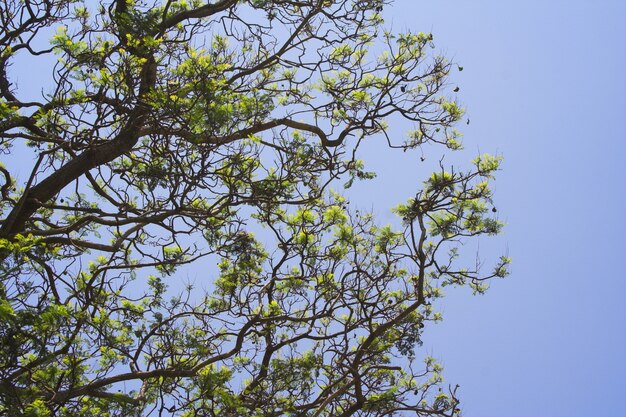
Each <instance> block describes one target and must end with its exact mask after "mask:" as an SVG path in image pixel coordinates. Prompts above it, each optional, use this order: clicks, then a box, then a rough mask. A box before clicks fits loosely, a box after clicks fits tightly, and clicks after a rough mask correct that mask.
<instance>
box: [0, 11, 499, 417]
mask: <svg viewBox="0 0 626 417" xmlns="http://www.w3.org/2000/svg"><path fill="white" fill-rule="evenodd" d="M388 3H389V2H388V1H383V0H211V1H200V0H177V1H173V0H136V1H133V0H112V1H104V2H102V3H97V2H88V1H81V0H6V1H5V2H4V4H3V5H1V6H0V22H1V23H0V24H1V28H2V30H1V31H0V45H1V49H0V51H1V52H0V53H1V54H0V150H1V151H2V153H3V155H4V156H3V163H2V165H0V181H1V187H0V192H1V195H2V201H1V203H0V259H1V260H2V261H1V264H0V279H1V281H0V414H3V415H12V416H132V415H137V416H139V415H146V416H157V415H158V416H171V415H176V416H189V417H190V416H311V417H312V416H315V417H321V416H350V415H358V416H400V415H419V416H453V415H454V416H456V415H460V410H459V407H458V404H459V399H458V396H457V391H456V387H453V386H444V385H443V384H442V377H441V375H440V371H441V366H440V365H439V364H437V363H436V361H435V360H434V359H433V358H430V357H426V358H422V357H417V355H416V347H418V346H419V345H420V344H421V335H422V331H423V327H424V326H425V324H427V323H429V322H434V321H438V320H439V319H440V318H441V316H440V314H439V313H437V312H435V311H434V309H433V306H432V300H433V299H436V298H438V297H441V296H442V295H443V292H442V287H445V286H447V285H455V286H468V287H470V288H471V289H472V290H473V291H474V292H478V293H481V292H484V291H485V289H486V288H487V284H486V282H485V281H486V280H488V279H490V278H493V277H504V276H505V275H506V274H507V265H508V263H509V259H508V258H506V257H502V258H500V260H499V261H496V262H495V265H494V266H493V268H492V269H490V270H489V271H480V270H479V269H480V268H479V265H470V266H469V267H468V266H464V265H463V263H464V262H463V261H464V257H463V256H461V255H462V254H460V253H459V251H458V248H459V246H460V244H462V243H463V241H464V240H465V239H468V238H471V237H474V236H478V235H482V234H496V233H498V232H499V230H500V229H501V226H502V225H501V223H500V222H499V221H498V219H497V218H496V215H495V214H494V213H493V212H492V210H493V211H495V209H492V200H491V199H492V193H491V191H490V188H489V181H490V180H491V179H493V174H494V172H495V171H496V170H497V169H498V166H499V162H500V159H499V157H493V156H490V155H481V156H478V157H477V158H476V159H475V160H474V161H473V163H472V165H470V167H469V168H467V169H465V170H462V169H455V168H454V167H446V166H444V164H443V163H442V164H441V166H440V169H438V170H436V171H435V172H434V173H432V174H430V175H426V176H425V181H424V182H423V183H422V184H421V185H420V184H410V185H409V186H410V187H411V188H409V189H407V196H412V197H411V198H410V199H408V201H406V202H404V203H402V204H399V205H397V206H396V207H395V209H394V211H395V213H396V214H397V215H398V216H399V217H400V220H401V222H398V223H397V224H398V225H401V226H398V227H397V229H398V230H395V229H394V227H392V226H390V225H386V226H385V225H381V224H379V223H377V222H376V221H375V219H374V216H373V215H372V214H371V213H363V212H361V213H359V212H358V211H357V210H355V209H353V208H350V205H349V201H347V199H346V197H345V195H344V194H345V193H343V191H342V188H343V187H346V188H347V187H350V186H351V185H352V184H353V182H354V181H360V180H364V181H366V180H368V179H371V178H373V177H374V176H375V173H374V172H369V171H367V169H366V165H365V162H364V161H363V160H361V159H359V155H360V153H359V148H360V145H361V144H362V143H363V141H376V142H378V145H377V146H379V147H380V150H381V152H383V151H385V150H388V151H389V152H392V151H393V150H394V149H397V150H399V151H413V152H414V153H415V154H416V159H419V157H420V155H423V153H422V152H423V147H424V145H430V144H439V145H440V146H443V147H447V148H448V149H450V150H455V149H458V148H460V147H461V144H460V133H459V132H458V131H457V130H456V129H455V128H454V126H455V125H456V124H457V123H458V122H459V121H461V119H462V117H463V109H462V108H461V106H460V105H459V104H458V103H457V101H456V98H455V96H456V95H455V94H454V92H453V91H450V87H449V84H450V83H449V82H448V77H449V75H450V73H451V72H452V71H453V70H457V69H462V68H461V67H458V66H457V65H455V64H453V63H451V62H450V61H448V60H447V59H446V58H445V57H443V56H440V55H438V54H435V53H433V52H432V51H433V49H432V48H431V46H433V36H432V35H431V34H428V33H421V32H420V33H395V32H391V31H389V30H386V29H385V26H384V22H383V19H382V16H381V13H382V12H383V10H384V7H387V6H388ZM23 65H31V66H38V68H40V70H41V72H42V77H41V80H35V79H33V80H29V83H31V84H35V85H37V89H38V91H40V92H41V93H40V94H39V95H33V93H32V92H30V93H29V92H27V91H25V90H24V89H23V88H22V86H21V85H18V84H17V83H16V81H15V80H16V78H17V75H16V72H15V71H16V69H18V68H19V67H20V66H23ZM38 82H39V83H40V84H37V83H38ZM392 125H393V126H396V127H397V126H401V127H402V126H404V130H405V131H406V132H407V133H406V135H405V137H404V138H401V139H398V138H397V134H396V133H392V132H391V129H390V127H389V126H392ZM13 155H16V156H15V157H13ZM18 155H21V156H18ZM342 193H343V194H342ZM390 205H392V204H391V203H390ZM190 268H196V270H199V271H201V278H200V279H188V278H187V277H188V276H189V274H188V272H185V271H189V270H190ZM198 268H199V269H198Z"/></svg>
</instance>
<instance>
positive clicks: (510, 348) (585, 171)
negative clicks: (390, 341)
mask: <svg viewBox="0 0 626 417" xmlns="http://www.w3.org/2000/svg"><path fill="white" fill-rule="evenodd" d="M384 16H385V19H386V22H387V25H392V27H393V28H394V29H395V30H403V29H408V28H410V29H412V30H415V31H424V32H428V31H432V32H433V33H434V35H435V41H436V45H437V48H438V50H440V51H442V52H444V53H446V55H448V56H450V57H452V58H453V59H454V61H456V62H459V63H460V64H461V65H463V66H464V71H463V72H460V73H459V72H456V73H455V74H454V75H453V78H452V80H451V81H452V82H453V83H454V84H458V85H459V86H460V87H461V92H460V95H459V98H460V100H461V102H462V103H463V104H464V105H466V106H467V108H468V115H469V117H470V118H471V124H470V125H469V126H465V125H463V126H462V127H463V132H464V134H465V136H464V143H465V147H466V150H465V151H464V153H461V154H459V156H455V157H453V159H450V161H452V160H455V161H456V160H458V161H468V160H469V159H471V158H472V157H473V156H475V155H476V154H477V153H478V152H479V151H480V152H492V153H499V154H502V155H503V156H504V157H505V163H504V166H503V168H504V170H503V171H502V172H501V173H500V175H499V177H498V180H497V182H496V187H497V188H496V190H497V191H496V203H497V206H498V213H499V215H500V216H501V218H502V219H503V220H505V221H506V222H507V227H506V230H505V234H504V235H503V236H502V238H501V239H496V240H495V241H489V240H487V239H485V240H484V241H481V242H480V244H481V246H480V248H481V252H480V253H481V257H482V258H484V259H485V260H488V259H493V258H495V257H496V256H497V255H498V254H499V253H500V251H502V250H508V253H509V254H510V255H511V256H512V258H513V266H512V272H513V273H512V275H511V276H510V277H509V278H507V279H506V280H504V281H498V282H495V283H494V285H493V286H492V289H491V290H490V291H489V292H488V293H487V295H486V296H482V297H472V296H471V294H470V293H469V291H451V292H450V293H449V294H448V297H446V298H445V299H444V300H443V302H442V304H441V308H442V309H443V311H444V321H443V323H441V324H439V325H437V326H436V327H433V328H431V329H429V330H428V332H427V334H426V340H425V342H426V343H425V345H424V348H423V352H426V353H429V354H431V355H433V356H435V357H437V358H439V359H440V360H441V361H442V363H443V364H444V366H445V371H444V376H445V377H446V381H447V382H449V383H452V384H456V383H459V384H460V385H461V388H462V392H461V398H462V400H463V406H464V407H463V408H464V409H465V416H466V417H542V416H546V417H548V416H549V417H560V416H562V417H578V416H580V417H612V416H626V402H625V401H624V394H625V393H626V302H625V299H626V271H625V269H624V258H625V255H626V244H625V243H624V239H625V236H626V226H625V224H626V223H625V221H624V218H623V216H624V213H626V197H625V194H626V185H625V180H626V175H624V174H625V173H624V171H625V166H626V164H625V159H626V158H625V157H626V134H625V133H624V118H625V117H626V48H625V47H624V39H626V23H625V21H626V1H624V0H598V1H592V0H587V1H583V0H568V1H566V0H552V1H550V0H546V1H539V0H527V1H506V2H505V1H496V0H490V1H487V0H474V1H467V0H426V1H418V0H397V1H396V2H395V3H394V4H393V5H392V6H391V7H387V8H386V10H385V12H384ZM26 72H28V71H26ZM27 77H28V74H22V77H19V78H21V81H22V83H25V82H26V80H25V78H27ZM407 128H408V127H407ZM377 145H380V143H378V144H376V143H372V146H371V147H369V148H366V149H365V152H364V153H363V154H362V155H361V156H362V157H363V158H364V159H365V160H366V161H367V162H368V167H369V168H372V169H374V170H376V171H378V172H379V174H380V176H379V177H378V178H377V179H376V180H374V181H372V182H367V183H360V184H358V185H357V186H355V192H356V193H361V199H360V201H361V202H362V204H363V205H366V206H367V207H368V208H373V209H374V210H375V211H376V212H377V213H378V214H379V217H380V218H381V220H382V221H383V222H384V221H385V220H386V219H391V214H389V212H388V211H387V209H388V208H389V207H390V206H393V205H395V204H397V203H398V202H401V201H403V200H405V199H406V198H408V197H410V196H411V194H412V193H413V192H414V191H415V188H414V184H417V183H418V182H419V181H420V180H421V179H423V178H425V177H426V175H427V174H428V171H427V170H426V168H427V166H428V164H422V165H419V164H416V161H415V159H416V158H415V155H413V156H410V155H408V153H407V154H406V155H405V154H400V155H399V156H388V155H387V154H381V153H380V152H378V151H375V149H378V150H380V148H378V147H377ZM433 152H435V150H433ZM389 155H391V154H389ZM427 156H429V161H434V160H435V159H434V158H433V157H432V155H427ZM392 158H396V159H392ZM470 250H471V248H470Z"/></svg>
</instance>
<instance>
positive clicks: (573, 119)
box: [355, 0, 626, 417]
mask: <svg viewBox="0 0 626 417" xmlns="http://www.w3.org/2000/svg"><path fill="white" fill-rule="evenodd" d="M384 17H385V20H386V24H387V25H391V26H392V27H393V29H394V30H397V31H402V30H406V29H411V30H413V31H424V32H428V31H432V32H433V34H434V39H435V43H436V46H437V47H436V51H441V52H443V53H445V55H447V56H448V57H450V58H452V60H453V61H455V62H458V63H459V64H460V65H462V66H463V67H464V71H463V72H454V73H453V74H452V77H451V80H450V81H451V83H452V84H454V85H459V87H460V88H461V91H460V92H459V100H460V102H461V103H462V104H463V105H465V106H466V107H467V110H468V113H467V114H468V116H469V117H470V119H471V124H470V125H469V126H466V125H465V124H463V125H462V126H461V127H462V131H463V133H464V145H465V151H463V152H462V153H460V154H458V155H455V156H453V157H452V158H453V159H450V161H453V160H454V161H457V160H460V161H469V160H470V159H471V158H472V157H474V156H475V155H476V154H477V153H478V152H490V153H498V154H501V155H503V156H504V158H505V159H504V163H503V171H502V172H500V173H499V175H498V178H497V181H496V195H495V202H496V205H497V207H498V214H499V216H500V218H501V219H502V220H504V221H505V222H506V223H507V226H506V229H505V232H504V234H503V236H502V237H501V238H497V239H495V240H494V239H488V238H485V239H484V240H481V242H480V255H481V259H484V260H485V261H489V260H494V259H495V258H496V257H497V255H498V254H499V253H500V252H501V251H508V253H509V255H510V256H511V257H512V258H513V264H512V274H511V276H509V277H508V278H507V279H506V280H502V281H497V282H493V284H492V287H491V289H490V291H489V292H488V293H487V294H486V295H485V296H477V297H473V296H471V293H470V292H469V291H466V290H464V291H458V290H457V291H454V290H452V291H448V293H447V295H448V296H447V297H446V298H444V299H443V301H442V303H441V304H440V308H441V309H442V310H443V312H444V321H443V322H442V323H441V324H438V325H436V326H434V327H432V328H430V329H428V331H427V333H426V336H425V341H426V342H425V344H424V348H423V351H426V352H427V353H429V354H432V355H433V356H435V357H437V358H438V359H440V360H441V362H442V364H443V365H444V367H445V369H444V377H445V378H446V382H448V383H451V384H456V383H458V384H460V385H461V399H462V401H463V403H462V405H463V409H464V416H466V417H522V416H527V417H531V416H532V417H540V416H550V417H559V416H563V417H565V416H567V417H576V416H597V417H601V416H606V417H609V416H626V402H625V401H624V398H625V395H626V303H625V301H624V300H625V297H626V272H625V270H624V257H625V255H626V244H625V243H624V236H625V235H626V226H625V224H626V223H625V222H624V214H625V213H626V198H625V197H624V195H625V192H626V185H625V182H624V181H625V179H626V175H625V173H624V171H625V166H626V164H625V156H626V134H625V133H624V130H623V129H624V127H623V126H624V123H623V122H624V118H625V117H626V78H625V77H626V48H625V47H624V39H626V23H625V22H626V1H623V0H600V1H591V0H588V1H580V0H570V1H564V0H561V1H558V0H557V1H539V0H528V1H495V0H482V1H481V0H474V1H464V0H430V1H416V0H398V1H396V2H395V3H394V4H393V5H392V6H391V7H387V8H386V10H385V12H384ZM376 149H377V147H376V146H374V145H372V146H371V147H370V148H369V149H366V151H365V152H364V153H363V154H362V155H361V156H362V157H363V158H364V159H365V160H366V161H367V162H368V165H367V166H368V167H369V168H373V170H376V171H378V172H379V177H378V178H377V179H376V180H375V181H374V182H368V183H367V184H359V185H357V191H355V192H357V193H362V195H363V196H365V195H367V197H364V200H363V201H370V203H369V204H370V205H371V207H372V208H373V209H374V211H376V212H379V214H381V217H382V218H383V219H384V218H385V217H386V216H389V217H391V215H389V214H388V212H387V211H386V209H387V208H388V207H389V206H390V205H395V204H396V203H397V202H401V201H404V200H406V199H407V198H408V197H410V196H411V194H412V193H414V191H415V189H413V188H411V184H417V183H419V181H421V180H422V179H424V178H425V177H426V175H427V174H428V173H429V172H430V171H428V170H427V168H428V167H427V166H421V167H420V166H419V163H416V161H415V155H413V156H412V159H411V160H410V161H409V159H408V158H409V157H408V156H401V157H398V158H400V159H397V160H396V159H392V157H391V156H381V154H380V152H376V151H375V150H376ZM425 152H426V157H427V160H430V161H434V160H435V158H434V156H435V155H437V152H440V150H436V149H434V148H433V149H432V151H429V150H426V151H425ZM429 152H432V154H430V155H429ZM394 158H396V157H394ZM402 158H405V159H402ZM446 158H449V156H446ZM437 159H438V158H437ZM455 163H456V162H455ZM466 166H467V165H466ZM392 167H393V168H392ZM467 249H468V250H470V251H471V250H472V249H471V248H467ZM487 265H489V263H487ZM487 265H486V266H487Z"/></svg>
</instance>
